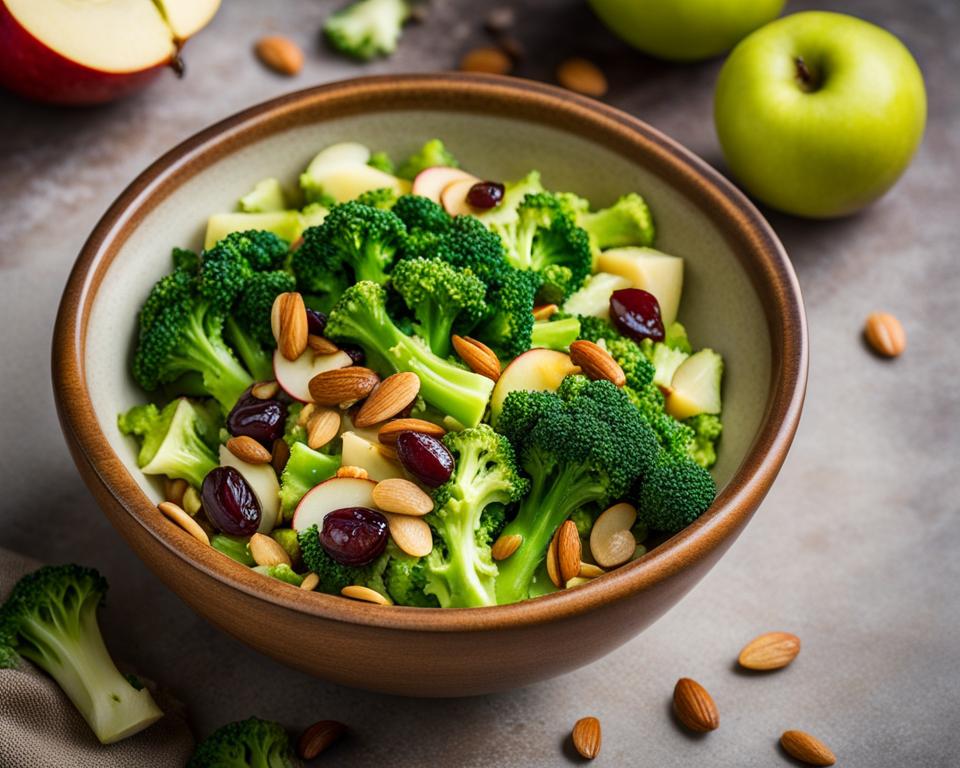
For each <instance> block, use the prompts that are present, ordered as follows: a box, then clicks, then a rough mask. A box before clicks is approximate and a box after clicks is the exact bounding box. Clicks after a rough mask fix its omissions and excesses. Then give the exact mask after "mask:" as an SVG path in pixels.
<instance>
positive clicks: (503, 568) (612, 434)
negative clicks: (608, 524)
mask: <svg viewBox="0 0 960 768" xmlns="http://www.w3.org/2000/svg"><path fill="white" fill-rule="evenodd" d="M497 429H498V430H500V431H501V432H503V433H504V434H505V435H506V436H507V438H508V439H509V440H510V442H511V443H512V444H513V446H514V448H515V449H516V451H517V456H518V458H519V462H520V466H521V467H522V468H523V470H524V471H525V472H526V473H527V474H528V475H529V476H530V493H529V494H527V495H526V496H525V497H524V498H523V499H522V500H521V501H520V506H519V510H518V511H517V515H516V517H515V518H514V519H513V520H512V521H511V522H510V523H508V524H507V526H506V528H504V530H503V533H504V535H510V534H519V535H520V536H522V537H523V543H522V544H521V545H520V547H519V548H518V549H517V550H516V552H514V553H513V554H512V555H511V556H510V557H508V558H507V559H506V560H504V561H502V562H501V563H500V564H499V568H500V573H499V575H498V576H497V586H496V592H497V602H498V603H514V602H517V601H518V600H523V599H524V598H526V597H527V595H528V592H529V590H530V584H531V580H532V579H533V577H534V574H535V572H536V570H537V567H538V566H539V565H540V563H541V561H542V560H543V558H544V555H545V554H546V551H547V546H548V545H549V543H550V539H551V538H552V537H553V534H554V532H555V531H556V530H557V528H559V527H560V525H561V524H562V523H563V521H564V520H566V519H567V518H568V517H570V515H571V514H572V513H573V512H574V511H575V510H577V509H579V508H580V507H583V506H585V505H593V504H597V505H600V506H603V505H606V504H607V503H608V502H610V501H614V500H617V499H621V498H623V496H624V495H625V494H626V493H627V491H628V490H629V489H630V488H631V487H632V486H633V485H634V483H635V482H636V481H637V480H638V479H639V478H641V477H642V476H643V475H644V474H645V473H646V472H647V471H648V470H649V468H650V467H652V465H653V463H654V462H655V460H656V457H657V454H658V451H659V446H658V445H657V440H656V437H655V436H654V434H653V432H652V431H651V429H650V427H649V425H648V424H647V422H646V421H645V420H644V419H643V417H642V416H641V415H640V413H639V412H638V411H637V410H636V409H635V408H634V407H633V405H632V404H631V403H630V400H629V399H628V398H627V396H626V395H625V394H624V393H623V392H622V391H621V390H619V389H618V388H617V387H615V386H614V385H613V384H611V383H610V382H609V381H588V380H587V379H586V378H584V377H582V376H568V377H567V378H566V379H564V381H563V383H562V384H561V385H560V389H559V390H558V391H557V393H556V394H554V393H550V392H527V391H516V392H511V393H510V394H509V395H507V398H506V400H505V401H504V404H503V410H502V412H501V414H500V418H499V420H498V421H497Z"/></svg>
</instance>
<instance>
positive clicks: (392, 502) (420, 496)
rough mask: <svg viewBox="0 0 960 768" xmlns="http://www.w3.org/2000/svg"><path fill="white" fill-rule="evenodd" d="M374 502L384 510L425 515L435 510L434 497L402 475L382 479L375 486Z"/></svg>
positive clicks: (415, 515) (402, 513) (398, 513)
mask: <svg viewBox="0 0 960 768" xmlns="http://www.w3.org/2000/svg"><path fill="white" fill-rule="evenodd" d="M373 503H374V504H376V505H377V508H378V509H382V510H383V511H384V512H393V513H395V514H397V515H412V516H413V517H423V516H424V515H427V514H430V513H431V512H433V499H431V498H430V497H429V496H427V494H425V493H424V492H423V491H422V490H421V489H420V486H418V485H416V484H415V483H411V482H410V481H409V480H405V479H404V478H401V477H394V478H390V479H388V480H381V481H380V482H379V483H377V484H376V485H375V486H374V488H373Z"/></svg>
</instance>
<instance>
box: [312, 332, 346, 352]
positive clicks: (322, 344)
mask: <svg viewBox="0 0 960 768" xmlns="http://www.w3.org/2000/svg"><path fill="white" fill-rule="evenodd" d="M307 346H308V347H310V351H311V352H313V354H315V355H332V354H333V353H334V352H338V351H339V350H340V347H338V346H337V345H336V344H334V343H333V342H332V341H330V339H328V338H327V337H325V336H317V335H316V334H315V333H311V334H310V335H309V336H307Z"/></svg>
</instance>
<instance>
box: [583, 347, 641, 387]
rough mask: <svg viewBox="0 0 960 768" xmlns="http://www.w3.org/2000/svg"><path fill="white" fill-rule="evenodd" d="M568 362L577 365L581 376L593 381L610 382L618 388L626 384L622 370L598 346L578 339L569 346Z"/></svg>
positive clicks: (607, 353) (608, 354)
mask: <svg viewBox="0 0 960 768" xmlns="http://www.w3.org/2000/svg"><path fill="white" fill-rule="evenodd" d="M570 360H571V362H573V364H574V365H579V366H580V369H581V370H582V371H583V375H584V376H586V377H587V378H588V379H593V380H594V381H598V380H602V379H603V380H606V381H611V382H613V383H614V384H616V385H617V386H618V387H622V386H623V385H624V384H626V383H627V377H626V376H625V375H624V373H623V368H621V367H620V365H619V364H618V363H617V361H616V360H614V359H613V358H612V357H611V356H610V353H609V352H607V350H605V349H604V348H603V347H601V346H600V345H599V344H594V343H593V342H592V341H587V340H586V339H580V340H578V341H575V342H573V344H571V345H570Z"/></svg>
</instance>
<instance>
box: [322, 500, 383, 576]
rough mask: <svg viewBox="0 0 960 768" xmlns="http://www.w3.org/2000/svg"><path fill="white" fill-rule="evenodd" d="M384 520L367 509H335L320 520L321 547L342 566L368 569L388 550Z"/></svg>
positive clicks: (375, 512)
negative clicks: (366, 566)
mask: <svg viewBox="0 0 960 768" xmlns="http://www.w3.org/2000/svg"><path fill="white" fill-rule="evenodd" d="M387 532H388V526H387V518H385V517H384V516H383V515H381V514H380V513H379V512H377V511H375V510H372V509H367V508H366V507H346V508H344V509H335V510H334V511H333V512H329V513H327V516H326V517H324V518H323V527H322V528H321V529H320V545H321V546H322V547H323V549H324V551H325V552H326V553H327V554H328V555H330V557H332V558H333V559H334V560H336V561H337V562H338V563H340V564H341V565H351V566H357V567H359V566H364V565H369V564H370V563H372V562H373V561H374V560H376V559H377V558H378V557H380V555H382V554H383V550H384V549H385V548H386V546H387Z"/></svg>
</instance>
